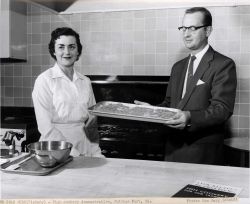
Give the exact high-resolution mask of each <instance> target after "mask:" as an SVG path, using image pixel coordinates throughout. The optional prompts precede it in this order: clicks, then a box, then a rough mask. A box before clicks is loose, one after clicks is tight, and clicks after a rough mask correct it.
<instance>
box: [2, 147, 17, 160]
mask: <svg viewBox="0 0 250 204" xmlns="http://www.w3.org/2000/svg"><path fill="white" fill-rule="evenodd" d="M18 155H19V153H18V151H17V150H15V151H14V152H13V151H10V150H9V149H0V158H12V157H16V156H18Z"/></svg>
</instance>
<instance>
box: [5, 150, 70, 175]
mask: <svg viewBox="0 0 250 204" xmlns="http://www.w3.org/2000/svg"><path fill="white" fill-rule="evenodd" d="M28 157H29V158H28ZM25 159H27V160H26V161H24V162H23V163H21V164H20V165H19V167H18V168H17V169H8V167H9V166H11V165H15V164H17V163H19V162H21V161H22V160H25ZM72 160H73V157H72V156H69V158H68V159H67V160H66V161H65V162H63V163H58V164H56V166H54V167H51V168H45V167H42V166H40V164H38V163H37V161H36V159H35V158H34V157H30V155H24V156H23V157H20V158H18V159H16V160H13V161H11V162H8V163H4V164H2V165H1V166H0V167H1V171H3V172H6V173H15V174H25V175H33V176H44V175H47V174H50V173H51V172H52V171H55V170H56V169H58V168H60V167H61V166H63V165H65V164H67V163H68V162H70V161H72Z"/></svg>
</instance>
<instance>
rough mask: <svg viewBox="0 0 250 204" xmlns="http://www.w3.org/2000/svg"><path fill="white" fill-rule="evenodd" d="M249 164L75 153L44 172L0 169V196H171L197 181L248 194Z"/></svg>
mask: <svg viewBox="0 0 250 204" xmlns="http://www.w3.org/2000/svg"><path fill="white" fill-rule="evenodd" d="M249 175H250V171H249V168H239V167H229V166H213V165H200V164H186V163H174V162H159V161H146V160H129V159H113V158H88V157H76V158H74V159H73V161H71V162H70V163H68V164H66V165H65V166H63V167H61V168H60V169H58V170H56V171H54V172H52V173H51V174H49V175H47V176H31V175H18V174H11V173H5V172H2V171H1V172H0V184H1V194H0V195H1V198H2V199H14V198H19V199H24V198H25V199H35V198H38V199H41V198H50V199H56V198H110V197H113V198H114V197H171V196H172V195H173V194H175V193H176V192H177V191H179V190H180V189H181V188H183V187H184V186H185V185H187V184H192V183H194V182H195V181H196V180H202V181H207V182H211V183H218V184H222V185H228V186H233V187H241V188H242V192H241V193H240V195H239V197H240V198H249V197H250V195H249Z"/></svg>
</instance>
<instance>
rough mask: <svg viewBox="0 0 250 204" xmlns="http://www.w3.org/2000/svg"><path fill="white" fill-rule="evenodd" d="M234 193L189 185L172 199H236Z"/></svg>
mask: <svg viewBox="0 0 250 204" xmlns="http://www.w3.org/2000/svg"><path fill="white" fill-rule="evenodd" d="M234 196H235V194H234V193H229V192H225V191H218V190H214V189H209V188H204V187H200V186H195V185H191V184H188V185H186V186H185V187H184V188H182V189H181V190H180V191H178V192H177V193H176V194H174V195H173V196H172V197H179V198H218V197H234Z"/></svg>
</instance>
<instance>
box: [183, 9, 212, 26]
mask: <svg viewBox="0 0 250 204" xmlns="http://www.w3.org/2000/svg"><path fill="white" fill-rule="evenodd" d="M196 12H201V13H202V14H203V24H204V25H206V26H212V15H211V13H210V11H209V10H207V9H206V8H204V7H193V8H190V9H187V10H186V11H185V13H186V14H188V13H196Z"/></svg>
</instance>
